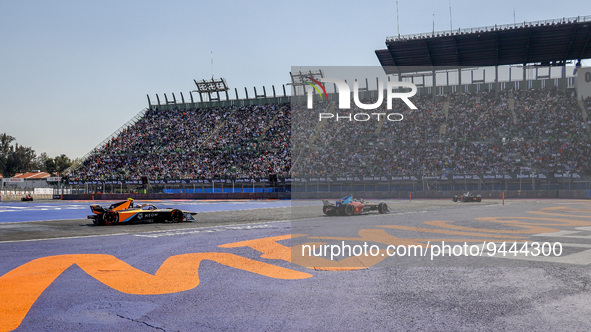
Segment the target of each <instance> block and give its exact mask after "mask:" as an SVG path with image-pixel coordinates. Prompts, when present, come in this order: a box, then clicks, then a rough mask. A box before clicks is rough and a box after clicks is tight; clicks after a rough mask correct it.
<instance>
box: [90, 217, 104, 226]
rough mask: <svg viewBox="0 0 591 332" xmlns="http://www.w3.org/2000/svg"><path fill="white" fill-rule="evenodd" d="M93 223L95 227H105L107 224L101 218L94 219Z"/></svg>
mask: <svg viewBox="0 0 591 332" xmlns="http://www.w3.org/2000/svg"><path fill="white" fill-rule="evenodd" d="M92 223H93V224H94V225H95V226H104V225H105V222H104V221H103V218H100V217H97V218H94V219H92Z"/></svg>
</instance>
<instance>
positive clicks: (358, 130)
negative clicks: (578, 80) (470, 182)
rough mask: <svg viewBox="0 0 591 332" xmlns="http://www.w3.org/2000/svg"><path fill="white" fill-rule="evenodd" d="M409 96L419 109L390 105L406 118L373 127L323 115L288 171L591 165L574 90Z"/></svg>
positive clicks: (582, 168) (425, 171)
mask: <svg viewBox="0 0 591 332" xmlns="http://www.w3.org/2000/svg"><path fill="white" fill-rule="evenodd" d="M413 102H414V103H415V104H416V105H417V107H418V109H417V110H409V109H408V108H407V107H404V106H403V105H398V107H394V109H395V110H396V109H398V110H401V111H400V112H401V113H403V114H404V116H405V120H404V121H402V122H389V121H384V123H383V124H382V126H381V128H379V129H377V128H376V124H375V122H370V121H368V122H351V123H348V124H347V125H343V122H336V121H328V123H326V124H325V125H324V126H322V133H320V134H317V135H316V137H317V139H316V140H315V141H314V145H312V146H305V149H303V150H301V151H298V150H297V149H295V150H292V154H293V156H294V160H296V163H295V164H294V167H293V172H294V173H297V174H306V175H309V176H331V175H368V176H379V175H399V174H422V175H438V174H442V173H468V174H483V173H503V172H520V171H522V170H527V171H534V172H565V171H570V172H583V173H588V172H590V171H591V158H590V156H591V142H590V141H589V130H588V127H589V126H590V124H591V121H585V120H584V119H583V115H582V114H583V113H582V110H581V109H580V108H579V106H578V104H577V102H576V99H575V96H574V93H573V92H572V91H568V92H565V91H563V90H559V89H556V88H551V89H539V90H526V91H503V92H500V93H499V95H498V96H495V94H494V93H488V92H482V93H476V94H451V95H448V96H437V97H436V98H433V97H432V96H422V97H414V98H413ZM446 104H447V106H446ZM340 112H341V113H342V114H346V112H344V111H340ZM352 112H354V113H355V112H363V110H359V109H357V110H356V109H353V110H352ZM294 113H295V112H294ZM297 118H298V117H297V116H296V115H295V114H294V119H297ZM296 121H297V120H296ZM296 126H300V125H299V124H296ZM306 150H307V151H306Z"/></svg>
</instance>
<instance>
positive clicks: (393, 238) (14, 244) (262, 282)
mask: <svg viewBox="0 0 591 332" xmlns="http://www.w3.org/2000/svg"><path fill="white" fill-rule="evenodd" d="M291 203H293V207H290V202H289V201H265V202H223V203H222V202H217V203H199V202H171V201H167V202H161V203H156V202H155V203H154V204H155V205H157V206H159V205H162V206H175V207H177V206H182V208H184V209H187V210H194V211H197V210H199V209H201V210H199V211H201V213H199V214H198V215H197V216H196V218H197V221H196V222H193V223H178V224H173V223H170V224H152V223H145V224H134V225H116V226H102V227H99V226H94V225H92V223H91V222H90V221H89V220H87V219H80V218H83V216H85V215H86V214H87V213H89V211H90V210H89V209H88V204H89V203H87V202H74V203H72V202H35V204H36V205H35V204H34V205H28V206H27V205H24V204H20V203H0V211H4V212H0V221H1V222H0V262H1V263H0V331H11V330H14V329H17V330H18V331H68V330H69V331H72V330H84V331H127V330H133V331H208V330H212V331H217V330H253V331H261V330H264V331H274V330H298V331H303V330H315V331H316V330H325V331H343V330H362V331H376V330H384V331H398V330H400V331H406V330H411V331H413V330H414V331H450V330H454V331H455V330H464V331H474V330H493V329H494V330H530V329H531V330H536V331H556V330H571V331H587V330H590V329H591V315H590V314H591V300H590V299H591V291H590V289H589V288H590V287H591V286H590V285H591V269H590V268H589V264H590V263H591V201H588V200H587V201H575V200H513V201H507V202H506V203H505V205H502V204H501V202H500V201H495V200H485V201H483V202H482V203H453V202H451V199H450V200H423V201H412V202H408V201H391V202H388V203H389V205H390V210H391V213H390V214H386V215H380V214H377V213H370V214H367V215H360V216H353V217H325V216H323V214H322V212H321V204H320V202H317V201H303V202H291ZM207 204H214V205H209V206H208V205H207ZM11 206H12V208H11ZM14 206H20V207H23V209H20V210H28V212H24V211H20V212H15V211H14V210H19V209H18V208H17V209H14V208H13V207H14ZM39 206H42V207H41V208H39ZM48 206H49V207H48ZM76 206H84V207H85V209H82V208H80V209H78V208H75V207H76ZM43 209H47V210H43ZM208 209H209V210H208ZM33 210H34V211H33ZM56 211H57V212H56ZM60 211H61V212H60ZM21 212H23V213H21ZM19 213H21V214H20V218H19ZM76 213H78V215H76ZM76 218H78V219H76ZM7 220H10V221H7ZM443 241H444V242H445V243H446V244H448V245H449V246H450V247H449V248H448V249H447V251H446V250H445V247H444V246H443V245H442V242H443ZM534 242H535V243H548V244H549V245H552V244H553V245H555V247H554V248H555V249H556V248H557V247H556V243H560V247H561V251H560V255H554V254H553V253H551V252H546V253H547V254H548V255H547V256H546V255H544V254H540V253H538V254H537V255H535V254H534V253H533V250H532V249H533V245H532V244H533V243H534ZM341 243H343V244H348V245H351V246H354V245H359V246H361V245H362V244H364V243H367V244H370V245H375V246H376V248H378V247H379V254H377V255H376V256H375V257H373V256H372V257H349V258H347V257H339V258H338V259H335V260H330V259H329V258H327V256H326V255H324V256H323V257H313V258H312V257H301V255H300V254H299V253H301V252H302V251H301V250H300V249H302V248H304V245H306V244H323V245H324V244H330V245H337V244H341ZM502 243H505V244H506V247H501V244H502ZM513 243H515V245H516V249H515V250H513V251H512V250H511V248H510V245H511V244H513ZM525 243H528V245H529V247H527V248H525V247H524V246H523V245H524V244H525ZM417 244H418V245H419V246H418V247H415V248H420V249H421V250H425V252H427V250H429V253H427V254H426V255H425V256H421V255H419V256H418V257H410V255H409V256H408V257H403V256H398V257H395V256H393V257H389V256H388V255H384V253H385V252H387V251H386V250H387V246H389V245H391V246H397V247H402V246H408V245H417ZM464 244H465V246H469V248H470V250H473V251H472V252H470V254H471V255H472V254H475V255H476V256H470V257H468V256H467V255H463V253H460V252H454V250H455V249H457V248H454V246H456V245H457V246H458V247H460V246H461V245H464ZM438 245H441V246H442V248H443V249H444V250H443V251H441V252H439V253H438V254H439V256H435V257H433V255H434V252H435V251H436V250H435V248H436V246H438ZM405 248H406V247H405ZM465 248H466V247H465ZM479 248H480V249H481V250H480V251H479V250H478V249H479ZM524 248H525V250H524ZM548 248H550V247H548ZM485 249H486V250H485ZM493 249H494V252H493ZM528 250H529V252H527V251H528ZM456 253H457V254H458V255H457V256H452V255H453V254H456ZM445 254H447V256H445ZM345 256H346V255H345Z"/></svg>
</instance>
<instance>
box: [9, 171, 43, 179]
mask: <svg viewBox="0 0 591 332" xmlns="http://www.w3.org/2000/svg"><path fill="white" fill-rule="evenodd" d="M50 176H51V174H49V173H47V172H27V173H17V174H15V175H14V176H13V177H15V178H20V179H45V178H48V177H50Z"/></svg>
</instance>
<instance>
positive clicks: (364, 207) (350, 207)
mask: <svg viewBox="0 0 591 332" xmlns="http://www.w3.org/2000/svg"><path fill="white" fill-rule="evenodd" d="M322 203H323V206H322V212H324V214H325V215H327V216H352V215H354V214H361V213H365V212H369V211H378V212H379V213H381V214H383V213H388V212H390V210H389V209H388V204H386V203H384V202H380V203H369V202H366V201H364V200H362V199H357V198H354V197H353V195H349V196H347V197H343V198H341V199H340V200H338V201H336V202H335V203H331V202H329V201H327V200H323V201H322Z"/></svg>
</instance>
